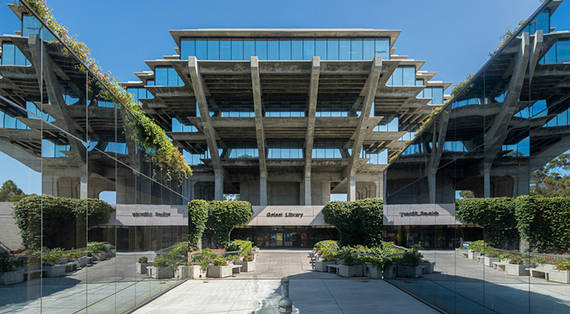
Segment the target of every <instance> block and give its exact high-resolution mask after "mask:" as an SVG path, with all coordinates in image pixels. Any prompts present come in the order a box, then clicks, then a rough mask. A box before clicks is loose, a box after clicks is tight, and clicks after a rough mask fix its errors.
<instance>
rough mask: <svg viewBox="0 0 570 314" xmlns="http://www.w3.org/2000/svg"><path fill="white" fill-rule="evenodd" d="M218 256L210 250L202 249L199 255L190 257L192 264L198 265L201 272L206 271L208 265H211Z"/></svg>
mask: <svg viewBox="0 0 570 314" xmlns="http://www.w3.org/2000/svg"><path fill="white" fill-rule="evenodd" d="M217 257H218V255H217V254H216V253H214V252H212V250H211V249H203V250H202V251H201V252H200V253H197V254H194V255H193V256H192V264H197V265H200V267H201V268H202V270H206V269H207V268H208V265H210V264H212V263H213V262H214V260H215V259H216V258H217Z"/></svg>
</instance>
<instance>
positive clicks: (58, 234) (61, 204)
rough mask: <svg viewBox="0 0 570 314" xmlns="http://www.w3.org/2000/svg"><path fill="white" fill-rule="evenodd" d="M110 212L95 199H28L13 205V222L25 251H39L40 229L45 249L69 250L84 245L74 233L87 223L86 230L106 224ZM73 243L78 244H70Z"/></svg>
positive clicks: (42, 197) (31, 196)
mask: <svg viewBox="0 0 570 314" xmlns="http://www.w3.org/2000/svg"><path fill="white" fill-rule="evenodd" d="M114 210H115V209H114V208H113V207H111V206H110V205H109V204H107V203H106V202H104V201H102V200H98V199H73V198H66V197H54V196H49V195H43V196H39V195H29V196H26V197H24V198H23V199H21V200H20V201H18V202H16V203H14V218H15V220H16V224H17V225H18V227H19V228H20V232H21V236H22V244H23V245H24V246H26V248H29V249H39V248H40V243H41V237H42V234H41V231H42V229H43V239H44V243H43V245H44V246H45V247H48V248H55V247H63V248H71V247H78V246H85V245H86V243H82V242H81V241H83V242H85V240H86V238H85V237H84V236H83V237H82V236H81V235H78V236H77V237H75V236H74V234H75V232H76V230H85V229H84V226H85V222H86V221H87V220H88V223H89V225H88V226H87V227H88V228H90V227H94V226H96V225H99V224H102V223H107V222H108V221H109V218H110V216H111V213H112V212H113V211H114ZM42 212H43V225H42ZM86 218H88V219H86ZM83 233H85V232H83ZM74 239H79V240H78V242H74ZM70 241H73V242H70Z"/></svg>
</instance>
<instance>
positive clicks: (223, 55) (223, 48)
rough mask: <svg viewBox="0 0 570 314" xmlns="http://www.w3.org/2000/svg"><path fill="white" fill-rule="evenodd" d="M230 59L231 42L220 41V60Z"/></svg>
mask: <svg viewBox="0 0 570 314" xmlns="http://www.w3.org/2000/svg"><path fill="white" fill-rule="evenodd" d="M231 59H232V42H231V41H229V40H220V60H231Z"/></svg>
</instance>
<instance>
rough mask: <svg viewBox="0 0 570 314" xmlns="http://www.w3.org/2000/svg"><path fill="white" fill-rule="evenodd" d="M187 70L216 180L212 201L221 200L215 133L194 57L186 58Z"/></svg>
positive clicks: (220, 175) (221, 179)
mask: <svg viewBox="0 0 570 314" xmlns="http://www.w3.org/2000/svg"><path fill="white" fill-rule="evenodd" d="M188 70H189V72H190V79H191V81H192V88H193V89H194V95H195V96H196V101H197V102H198V109H199V110H200V120H201V123H202V129H203V130H204V134H205V135H206V142H207V144H208V149H209V150H210V158H211V159H212V164H213V168H214V174H215V178H216V179H215V181H214V182H215V188H214V199H216V200H222V199H223V197H224V192H223V191H224V180H223V176H224V171H223V168H222V163H221V160H220V153H219V150H218V144H217V142H216V131H215V130H214V127H213V126H212V123H211V120H210V112H209V109H208V100H207V99H206V93H205V92H204V83H203V80H202V76H201V75H200V69H199V68H198V61H197V59H196V57H194V56H191V57H188Z"/></svg>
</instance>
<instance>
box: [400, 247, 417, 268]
mask: <svg viewBox="0 0 570 314" xmlns="http://www.w3.org/2000/svg"><path fill="white" fill-rule="evenodd" d="M422 258H423V255H422V254H421V253H420V252H418V251H417V250H416V249H410V250H408V251H406V252H405V253H404V254H403V255H401V256H399V257H398V258H396V259H395V262H396V264H398V265H402V266H412V267H415V266H418V265H419V264H420V262H421V261H422Z"/></svg>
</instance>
